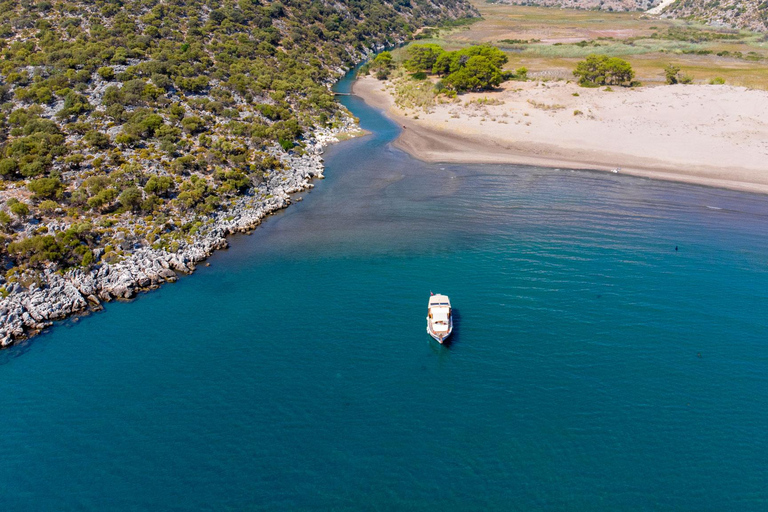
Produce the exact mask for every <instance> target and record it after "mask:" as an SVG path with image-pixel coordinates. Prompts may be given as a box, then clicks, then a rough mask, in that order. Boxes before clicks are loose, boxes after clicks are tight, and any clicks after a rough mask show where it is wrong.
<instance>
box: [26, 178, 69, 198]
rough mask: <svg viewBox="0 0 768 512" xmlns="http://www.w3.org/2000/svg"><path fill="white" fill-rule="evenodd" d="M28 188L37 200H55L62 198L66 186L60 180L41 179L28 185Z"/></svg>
mask: <svg viewBox="0 0 768 512" xmlns="http://www.w3.org/2000/svg"><path fill="white" fill-rule="evenodd" d="M27 188H28V189H29V190H30V191H31V192H33V193H34V194H35V198H37V199H53V198H59V197H61V195H62V193H63V192H64V185H63V184H62V183H61V180H60V179H59V178H39V179H36V180H32V181H30V182H29V183H28V184H27Z"/></svg>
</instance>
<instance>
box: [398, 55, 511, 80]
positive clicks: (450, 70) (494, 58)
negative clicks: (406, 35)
mask: <svg viewBox="0 0 768 512" xmlns="http://www.w3.org/2000/svg"><path fill="white" fill-rule="evenodd" d="M407 53H408V59H407V60H406V61H405V62H404V63H403V65H404V66H405V68H406V69H407V70H409V71H412V72H423V73H431V74H435V75H438V76H441V77H443V80H442V82H443V84H445V85H447V86H449V87H451V88H452V89H453V90H455V91H458V92H463V91H480V90H485V89H492V88H494V87H498V86H499V85H500V84H501V83H502V82H503V81H504V78H505V77H504V73H503V72H502V67H503V66H504V64H506V63H507V60H508V59H507V56H506V54H505V53H504V52H503V51H501V50H499V49H498V48H496V47H494V46H490V45H479V46H469V47H467V48H462V49H461V50H456V51H452V52H449V51H445V50H443V49H442V48H441V47H440V46H438V45H436V44H414V45H411V46H409V47H408V50H407Z"/></svg>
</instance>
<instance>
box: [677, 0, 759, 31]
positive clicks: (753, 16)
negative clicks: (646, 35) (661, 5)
mask: <svg viewBox="0 0 768 512" xmlns="http://www.w3.org/2000/svg"><path fill="white" fill-rule="evenodd" d="M663 15H664V16H665V17H671V18H692V19H695V20H699V21H702V22H704V23H709V24H712V25H720V26H728V27H734V28H745V29H749V30H755V31H758V32H768V1H766V0H677V1H676V2H674V3H673V4H672V5H670V6H669V7H667V8H666V9H664V11H663Z"/></svg>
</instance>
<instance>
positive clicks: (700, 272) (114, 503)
mask: <svg viewBox="0 0 768 512" xmlns="http://www.w3.org/2000/svg"><path fill="white" fill-rule="evenodd" d="M348 85H349V83H348V82H344V83H343V84H342V85H341V88H342V90H343V89H344V88H345V87H348ZM344 101H345V102H346V104H347V105H348V106H349V107H350V108H351V109H352V111H353V112H354V114H355V115H357V116H359V117H360V118H361V122H362V124H363V126H364V127H366V128H368V129H369V130H371V131H372V132H373V135H372V136H369V137H366V138H363V139H358V140H355V141H350V142H346V143H342V144H339V145H337V146H335V147H333V148H330V149H329V151H328V152H327V159H326V160H327V164H328V171H327V173H326V174H327V176H328V178H327V179H326V180H324V181H321V182H318V183H317V187H316V188H315V189H314V190H313V191H312V192H311V193H307V194H302V195H303V196H304V201H303V202H300V203H297V204H295V205H294V206H291V207H290V208H289V209H287V210H285V211H284V212H282V213H280V214H278V215H276V216H274V217H272V218H270V219H269V220H268V221H267V222H265V223H264V224H263V225H262V227H260V228H259V229H258V230H256V232H255V233H254V235H252V236H250V237H248V236H242V237H236V238H234V239H233V240H232V248H231V249H230V250H228V251H224V252H220V253H218V254H216V255H215V256H214V257H213V258H211V260H210V262H211V267H200V269H199V270H198V272H196V273H195V275H194V276H191V277H186V278H183V279H181V280H180V281H179V282H177V283H175V284H173V285H168V286H165V287H163V288H162V289H161V290H159V291H156V292H152V293H149V294H146V295H142V296H141V297H140V298H139V299H137V300H135V301H134V302H132V303H113V304H109V305H107V307H106V311H105V312H104V313H100V314H95V315H92V316H89V317H85V318H82V319H80V320H79V321H77V322H75V321H67V322H64V323H63V324H61V325H59V326H57V327H55V328H54V329H53V330H52V331H51V332H50V333H48V334H45V335H43V336H40V337H38V338H35V339H34V340H32V341H31V342H29V343H25V344H23V345H21V346H17V347H14V348H12V349H10V350H6V351H3V352H0V385H1V386H2V395H0V429H1V430H0V475H2V479H1V480H0V509H2V510H13V511H17V510H18V511H25V510H30V511H33V510H34V511H38V510H99V511H100V510H189V509H214V510H222V509H227V510H259V509H263V510H355V511H357V510H460V511H464V510H576V511H616V510H622V511H624V510H675V511H677V510H680V511H690V510H697V511H705V510H712V511H722V510H739V511H742V510H755V511H764V510H768V355H767V354H768V318H767V317H766V314H767V313H768V237H767V236H766V235H767V234H768V201H767V200H766V197H765V196H758V195H749V194H743V193H736V192H731V191H724V190H716V189H709V188H704V187H696V186H690V185H680V184H671V183H663V182H656V181H650V180H644V179H638V178H632V177H628V176H621V175H618V176H616V175H605V174H598V173H591V172H583V171H580V172H574V171H568V170H549V169H540V168H531V167H519V166H509V165H506V166H502V165H496V166H489V165H485V166H477V165H472V166H468V165H440V164H436V165H431V164H424V163H420V162H418V161H415V160H413V159H411V158H409V157H408V156H407V155H404V154H403V153H401V152H399V151H397V150H395V149H392V148H391V147H390V146H389V142H390V141H391V140H392V139H393V138H394V137H395V136H396V135H397V127H395V126H394V125H392V124H391V123H390V122H389V121H387V120H386V119H384V118H383V117H382V116H381V115H380V114H379V113H377V112H375V111H373V110H372V109H370V108H368V107H366V106H365V105H364V104H362V103H361V102H360V101H359V100H358V99H357V98H355V97H347V98H344ZM676 247H677V249H678V250H675V248H676ZM430 290H431V291H434V292H441V293H446V294H449V295H450V297H451V299H452V302H453V303H454V306H455V307H456V310H457V326H456V331H455V334H454V337H453V344H452V345H451V346H450V347H442V346H439V345H437V344H436V343H434V342H432V341H430V339H429V338H428V336H427V334H426V332H425V319H424V317H425V314H426V303H427V299H428V296H429V292H430Z"/></svg>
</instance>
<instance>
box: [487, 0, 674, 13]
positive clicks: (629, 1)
mask: <svg viewBox="0 0 768 512" xmlns="http://www.w3.org/2000/svg"><path fill="white" fill-rule="evenodd" d="M660 1H661V0H499V2H498V3H505V4H511V5H540V6H542V7H563V8H566V9H596V10H602V11H617V12H619V11H647V10H648V9H650V8H651V7H655V6H656V5H658V4H659V2H660Z"/></svg>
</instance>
